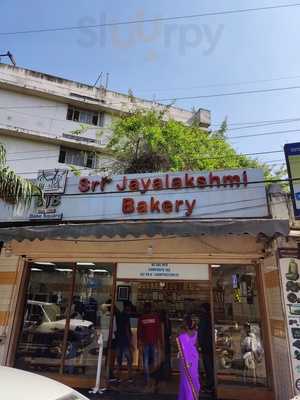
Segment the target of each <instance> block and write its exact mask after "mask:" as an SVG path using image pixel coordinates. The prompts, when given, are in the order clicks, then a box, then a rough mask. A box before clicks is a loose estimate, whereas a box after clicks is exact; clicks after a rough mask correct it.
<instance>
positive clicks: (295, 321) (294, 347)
mask: <svg viewBox="0 0 300 400" xmlns="http://www.w3.org/2000/svg"><path fill="white" fill-rule="evenodd" d="M280 272H281V281H282V287H283V297H284V306H285V310H286V318H287V321H286V323H287V327H288V340H289V345H290V355H291V360H292V373H293V379H294V389H295V391H296V392H297V393H298V394H300V367H299V366H300V260H298V259H296V258H282V259H280Z"/></svg>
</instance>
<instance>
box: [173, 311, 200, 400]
mask: <svg viewBox="0 0 300 400" xmlns="http://www.w3.org/2000/svg"><path fill="white" fill-rule="evenodd" d="M176 341H177V345H178V350H179V358H180V384H179V395H178V400H198V398H199V392H200V380H199V365H198V364H199V354H198V350H197V330H196V327H195V324H194V322H193V320H192V319H191V318H190V317H186V318H185V319H184V329H183V331H182V333H181V334H180V335H179V336H178V337H177V338H176Z"/></svg>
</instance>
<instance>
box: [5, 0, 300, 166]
mask: <svg viewBox="0 0 300 400" xmlns="http://www.w3.org/2000/svg"><path fill="white" fill-rule="evenodd" d="M288 3H289V1H287V0H281V1H280V0H272V1H271V0H269V1H266V0H252V1H251V3H250V2H246V1H241V0H240V1H238V0H235V1H233V0H226V1H225V0H218V1H217V0H216V1H214V2H212V1H208V0H202V1H201V2H200V1H199V0H186V1H185V2H182V1H179V0H164V1H163V2H162V1H158V0H153V1H152V2H150V1H148V2H146V1H140V0H128V1H126V2H124V0H110V1H107V0H102V1H99V0H88V1H86V0H85V1H84V0H76V1H71V0H52V1H44V2H42V1H38V0H27V1H26V2H24V1H21V0H1V4H0V11H1V27H0V31H1V32H7V31H20V30H28V29H38V28H44V27H59V26H74V25H85V24H100V23H103V22H112V21H123V20H134V19H141V18H153V17H166V16H174V15H187V14H197V13H204V12H210V11H212V12H213V11H220V10H230V9H237V8H249V7H251V8H252V7H262V6H270V5H272V6H273V5H277V4H288ZM299 17H300V7H298V8H289V9H279V10H271V11H263V12H253V13H247V14H246V13H245V14H235V15H227V16H213V17H205V18H199V19H191V20H177V21H171V22H166V23H157V24H155V23H150V24H140V25H129V26H123V27H117V28H109V27H106V28H104V29H103V28H102V30H99V29H96V30H90V29H89V30H85V31H69V32H66V31H65V32H55V33H41V34H37V33H35V34H28V35H16V36H1V46H0V50H1V51H3V52H4V51H6V50H7V49H9V50H10V51H11V52H12V53H13V54H14V55H15V58H16V60H17V64H18V65H19V66H22V67H25V68H30V69H34V70H38V71H42V72H46V73H50V74H54V75H59V76H63V77H65V78H69V79H74V80H78V81H82V82H85V83H89V84H93V83H94V82H95V80H96V78H97V76H98V74H99V73H100V72H101V71H103V72H104V73H106V72H109V73H110V81H109V88H110V89H113V90H118V91H122V92H127V91H128V89H129V88H130V89H131V90H133V93H134V94H136V95H138V96H141V97H146V98H153V96H155V98H156V99H160V98H174V97H182V96H197V95H206V94H213V93H223V92H232V91H241V90H242V91H244V90H255V89H268V88H273V87H284V86H298V85H299V86H300V68H299V67H300V56H299V48H300V43H299V42H300V32H299ZM286 78H287V79H286ZM266 80H273V81H267V82H266ZM253 81H259V82H257V83H253ZM249 82H252V83H249ZM176 104H177V105H178V106H180V107H185V108H189V109H191V107H192V106H194V107H196V108H198V107H202V108H206V109H209V110H211V112H212V123H213V124H214V125H215V124H218V123H220V122H221V121H222V120H223V119H224V118H225V117H226V116H227V117H228V122H229V124H230V123H239V122H245V121H246V122H248V121H249V122H250V121H261V120H275V119H276V120H277V119H285V118H298V117H299V111H298V110H299V105H300V89H298V90H290V91H285V92H273V93H268V94H251V95H241V96H233V97H218V98H210V99H196V100H185V101H177V103H176ZM299 118H300V117H299ZM298 128H299V132H295V133H292V134H291V133H290V134H281V135H274V136H264V137H261V138H259V137H258V138H253V137H252V138H244V139H236V140H232V143H233V144H234V146H235V147H236V148H237V150H239V151H241V152H247V153H248V152H258V151H272V150H278V149H281V148H282V146H283V144H284V143H286V142H296V141H300V121H299V122H295V123H286V124H281V125H271V126H265V127H255V128H254V127H253V128H251V129H242V130H236V131H229V132H228V135H229V136H230V135H239V136H240V135H247V134H251V133H263V132H270V131H278V130H286V129H298ZM259 158H260V159H262V160H267V161H269V160H279V159H283V155H282V154H273V155H265V156H261V157H259Z"/></svg>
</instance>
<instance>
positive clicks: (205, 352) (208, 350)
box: [198, 303, 214, 392]
mask: <svg viewBox="0 0 300 400" xmlns="http://www.w3.org/2000/svg"><path fill="white" fill-rule="evenodd" d="M212 341H213V334H212V324H211V313H210V304H209V303H203V304H201V306H200V315H199V324H198V342H199V346H200V349H201V353H202V358H203V365H204V370H205V375H206V390H207V391H209V392H210V391H213V390H214V352H213V342H212Z"/></svg>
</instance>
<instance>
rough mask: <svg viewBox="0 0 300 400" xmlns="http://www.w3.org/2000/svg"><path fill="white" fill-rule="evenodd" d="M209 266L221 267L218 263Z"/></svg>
mask: <svg viewBox="0 0 300 400" xmlns="http://www.w3.org/2000/svg"><path fill="white" fill-rule="evenodd" d="M211 267H212V268H221V265H220V264H212V265H211Z"/></svg>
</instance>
